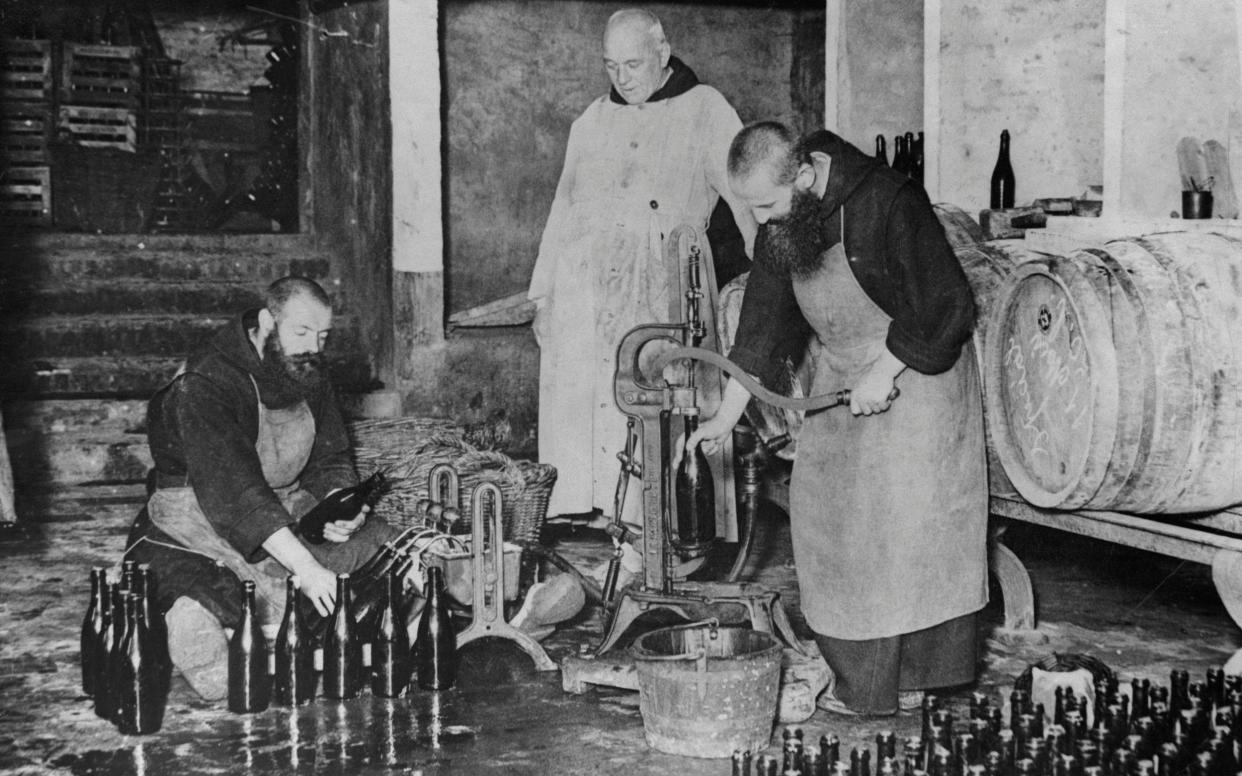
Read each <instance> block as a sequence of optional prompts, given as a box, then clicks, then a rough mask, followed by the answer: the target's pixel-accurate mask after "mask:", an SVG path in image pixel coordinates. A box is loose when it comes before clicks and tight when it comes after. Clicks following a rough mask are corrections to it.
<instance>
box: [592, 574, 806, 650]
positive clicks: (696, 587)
mask: <svg viewBox="0 0 1242 776" xmlns="http://www.w3.org/2000/svg"><path fill="white" fill-rule="evenodd" d="M730 609H732V610H733V613H734V614H735V615H736V614H741V613H744V614H745V616H746V619H747V620H749V622H750V624H751V627H752V628H754V629H755V630H757V631H761V632H763V633H771V634H772V635H774V636H776V637H777V638H779V639H780V640H781V641H783V642H785V644H786V645H788V646H789V647H790V648H792V649H794V650H796V651H797V652H799V653H801V654H804V655H805V654H807V653H806V651H805V649H806V648H805V647H804V646H803V645H802V643H801V642H800V641H799V640H798V637H797V636H796V635H795V634H794V632H793V626H792V625H791V624H790V623H789V617H788V616H787V615H786V614H785V607H783V606H781V602H780V596H779V595H778V594H777V593H776V591H774V590H769V589H767V588H765V587H763V586H761V585H757V584H754V583H752V582H681V583H678V584H677V585H676V586H675V587H674V588H673V592H672V593H663V592H659V591H656V590H648V589H646V588H638V589H636V588H632V587H631V588H627V589H625V590H624V591H622V593H621V599H620V600H619V601H618V602H617V608H616V611H614V612H613V615H612V619H611V620H610V621H609V623H608V630H607V631H606V632H605V633H604V639H603V641H602V642H600V645H599V647H597V648H596V650H595V656H596V657H599V656H601V655H603V654H604V653H605V652H607V651H608V650H610V649H612V648H613V646H615V645H616V643H617V640H618V639H620V638H621V634H623V633H625V631H626V629H627V628H629V627H630V626H631V625H633V624H634V621H635V620H637V619H638V618H639V617H640V616H642V615H644V614H646V613H647V612H652V611H656V610H666V611H670V612H673V613H674V614H677V615H679V616H681V617H684V618H686V619H687V620H703V619H707V618H709V617H716V618H717V619H720V620H722V621H728V620H729V619H730V618H729V617H727V616H725V615H726V614H727V613H728V612H729V610H730Z"/></svg>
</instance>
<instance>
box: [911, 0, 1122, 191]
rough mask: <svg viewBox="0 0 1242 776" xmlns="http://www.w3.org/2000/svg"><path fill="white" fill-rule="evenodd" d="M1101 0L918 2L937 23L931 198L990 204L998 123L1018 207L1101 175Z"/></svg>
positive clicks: (931, 51) (931, 80)
mask: <svg viewBox="0 0 1242 776" xmlns="http://www.w3.org/2000/svg"><path fill="white" fill-rule="evenodd" d="M1105 2H1106V0H1075V1H1074V2H1066V1H1060V0H1003V1H1002V2H996V1H995V0H928V2H927V3H925V9H924V14H925V17H927V22H926V23H927V24H928V25H930V26H932V27H934V28H938V30H939V44H938V45H936V46H933V45H931V44H932V41H929V44H928V47H927V55H928V58H929V61H928V66H927V68H926V70H927V82H926V88H927V89H928V91H929V94H928V96H927V97H926V99H925V103H926V105H927V113H928V114H929V115H928V116H927V118H926V123H927V124H928V125H929V126H930V125H934V126H935V128H934V130H929V135H930V137H929V143H928V145H929V146H931V145H932V143H933V142H935V143H936V146H935V149H934V150H931V149H929V150H928V152H927V154H928V155H929V156H930V155H932V154H935V155H936V157H937V158H934V159H932V160H931V161H929V163H928V165H927V166H928V169H929V172H930V174H929V175H928V176H927V180H926V185H927V187H928V191H929V194H931V197H932V199H933V201H943V202H950V203H953V204H955V205H958V206H960V207H963V208H965V209H966V210H967V211H972V212H977V211H978V210H980V209H982V208H986V207H987V206H988V187H989V182H990V180H991V174H992V167H993V165H994V164H995V162H996V153H997V148H998V144H999V138H1000V133H1001V130H1003V129H1008V130H1009V134H1010V136H1011V147H1010V159H1011V162H1012V164H1013V168H1014V175H1015V178H1016V185H1015V192H1016V202H1017V203H1018V204H1023V203H1029V202H1030V201H1031V200H1032V199H1034V198H1036V197H1061V196H1074V195H1077V194H1080V193H1081V192H1082V191H1083V190H1084V188H1086V186H1088V185H1091V184H1101V183H1102V182H1103V153H1104V42H1105V35H1104V16H1105ZM933 139H934V141H933Z"/></svg>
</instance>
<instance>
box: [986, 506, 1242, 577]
mask: <svg viewBox="0 0 1242 776" xmlns="http://www.w3.org/2000/svg"><path fill="white" fill-rule="evenodd" d="M990 506H991V511H992V514H994V515H998V516H1001V517H1008V518H1011V519H1013V520H1021V521H1022V522H1025V523H1032V524H1034V525H1042V526H1045V527H1047V528H1056V529H1058V530H1061V531H1066V532H1068V533H1073V534H1077V535H1079V536H1088V537H1091V538H1094V539H1101V540H1103V541H1108V542H1113V543H1114V544H1121V545H1124V546H1127V547H1134V548H1136V549H1140V550H1147V551H1149V552H1156V553H1160V554H1162V555H1170V556H1172V557H1175V558H1182V559H1185V560H1191V561H1195V562H1196V563H1206V564H1211V563H1212V559H1213V558H1214V557H1215V555H1216V552H1217V551H1218V550H1229V551H1232V552H1239V553H1242V538H1239V537H1236V536H1226V535H1221V534H1217V533H1210V532H1207V531H1202V530H1198V529H1196V528H1194V527H1190V526H1185V525H1180V524H1173V523H1168V522H1164V521H1160V520H1154V519H1151V518H1147V517H1141V516H1138V515H1123V514H1121V513H1119V512H1100V511H1093V510H1082V511H1076V512H1063V511H1058V510H1052V509H1042V508H1039V507H1034V506H1031V505H1030V504H1026V503H1024V502H1020V501H1014V500H1010V499H1002V498H995V497H993V498H992V499H991V502H990Z"/></svg>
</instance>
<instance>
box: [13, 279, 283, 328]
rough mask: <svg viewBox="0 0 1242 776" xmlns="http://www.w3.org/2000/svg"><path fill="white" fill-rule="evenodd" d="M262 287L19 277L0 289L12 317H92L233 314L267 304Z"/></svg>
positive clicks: (203, 283) (216, 283)
mask: <svg viewBox="0 0 1242 776" xmlns="http://www.w3.org/2000/svg"><path fill="white" fill-rule="evenodd" d="M262 303H263V302H262V297H261V296H260V293H259V289H258V287H257V286H253V287H252V286H250V285H248V284H240V283H229V282H202V281H186V282H182V283H158V282H149V281H129V280H100V281H94V282H90V281H87V282H80V281H78V282H60V281H52V282H33V281H20V280H19V281H15V282H13V283H9V284H6V285H5V286H4V287H0V310H4V311H5V314H4V317H5V318H6V319H8V320H13V319H14V318H20V317H22V316H23V315H25V314H31V313H33V314H38V315H88V314H97V315H100V314H118V315H125V314H131V313H156V312H158V313H177V314H197V315H213V314H214V315H231V314H233V313H237V312H240V311H242V310H246V309H250V308H252V307H258V306H260V305H262Z"/></svg>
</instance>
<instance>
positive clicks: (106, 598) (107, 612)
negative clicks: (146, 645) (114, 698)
mask: <svg viewBox="0 0 1242 776" xmlns="http://www.w3.org/2000/svg"><path fill="white" fill-rule="evenodd" d="M99 593H100V605H101V609H100V615H101V617H102V620H103V622H102V630H101V631H100V632H99V638H98V639H97V640H96V641H95V664H94V672H95V677H94V679H93V680H92V681H93V683H94V687H95V695H94V707H95V713H96V714H97V715H99V716H100V717H104V718H107V715H106V714H105V713H103V712H102V711H100V704H101V703H103V704H104V706H105V707H106V705H107V702H106V700H103V699H102V698H101V696H102V695H103V693H105V692H107V690H108V670H107V667H108V649H109V647H111V645H112V585H111V583H109V582H108V578H107V574H106V573H105V574H104V575H103V576H102V577H101V578H100V582H99Z"/></svg>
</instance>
